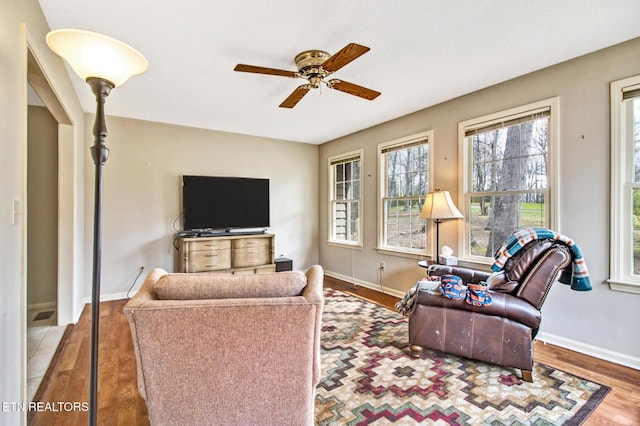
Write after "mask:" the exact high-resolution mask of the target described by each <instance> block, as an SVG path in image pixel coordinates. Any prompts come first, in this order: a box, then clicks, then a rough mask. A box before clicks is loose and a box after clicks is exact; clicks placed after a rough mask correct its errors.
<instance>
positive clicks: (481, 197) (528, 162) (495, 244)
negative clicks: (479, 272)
mask: <svg viewBox="0 0 640 426" xmlns="http://www.w3.org/2000/svg"><path fill="white" fill-rule="evenodd" d="M549 119H550V117H549V116H545V117H540V118H536V119H532V120H529V121H524V122H517V123H513V122H512V123H511V125H507V126H505V127H501V128H495V127H494V128H492V129H490V130H487V131H485V132H482V131H479V132H478V133H475V134H470V135H469V136H467V138H466V143H467V144H470V145H471V149H472V155H471V167H470V169H469V171H470V173H471V176H470V180H469V183H470V186H471V191H470V192H471V197H470V204H469V205H468V206H467V209H468V211H467V215H468V221H469V224H470V227H469V228H468V229H469V235H468V241H469V247H467V252H468V254H470V255H473V256H485V257H492V256H493V253H494V252H495V250H496V249H498V248H499V247H500V246H501V245H502V243H503V242H504V240H505V239H506V237H507V236H509V235H510V234H511V233H512V232H513V231H515V230H517V229H519V228H523V227H545V226H547V223H548V221H547V217H546V214H545V211H546V209H545V200H544V194H545V193H546V192H547V188H548V175H547V173H548V167H547V151H548V140H549ZM496 192H499V193H500V195H496V194H495V193H496ZM482 193H486V194H482Z"/></svg>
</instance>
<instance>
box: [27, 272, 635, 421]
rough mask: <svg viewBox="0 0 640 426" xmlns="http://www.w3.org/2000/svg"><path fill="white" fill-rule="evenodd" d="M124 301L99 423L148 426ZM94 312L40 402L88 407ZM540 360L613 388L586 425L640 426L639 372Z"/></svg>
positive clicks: (107, 339) (107, 338)
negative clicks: (67, 403)
mask: <svg viewBox="0 0 640 426" xmlns="http://www.w3.org/2000/svg"><path fill="white" fill-rule="evenodd" d="M325 286H326V287H331V288H335V289H338V290H342V291H345V292H349V293H352V294H355V295H357V296H360V297H363V298H365V299H368V300H370V301H373V302H375V303H379V304H381V305H383V306H387V307H389V308H392V309H393V308H394V305H395V303H396V302H397V301H398V298H396V297H394V296H390V295H387V294H383V293H380V292H378V291H374V290H370V289H367V288H364V287H360V286H356V285H353V284H350V283H346V282H343V281H339V280H336V279H333V278H330V277H326V278H325ZM125 303H126V300H120V301H113V302H103V303H102V304H101V307H100V317H101V319H100V357H99V364H100V366H99V391H98V424H100V425H127V426H129V425H148V424H149V420H148V417H147V409H146V405H145V403H144V400H143V399H142V398H141V397H140V395H139V394H138V390H137V385H136V383H137V377H136V363H135V356H134V353H133V346H132V341H131V333H130V330H129V324H128V322H127V320H126V317H125V316H124V314H123V312H122V308H123V306H124V305H125ZM90 316H91V311H90V308H89V306H87V307H86V308H85V310H84V312H83V313H82V316H81V318H80V321H79V322H78V324H77V325H76V326H75V327H73V330H72V331H71V333H69V334H68V335H67V336H65V338H64V342H63V343H64V344H63V346H61V348H60V350H59V353H58V356H57V358H56V361H55V362H54V364H52V366H51V369H50V371H49V373H48V377H49V381H48V383H46V384H44V385H43V386H42V387H41V389H40V390H39V392H38V393H39V394H40V398H39V400H40V401H42V402H50V403H54V404H58V403H61V402H70V403H73V402H79V403H81V402H86V401H87V395H88V388H89V383H88V382H89V377H88V376H89V340H90ZM535 358H536V361H538V362H542V363H544V364H547V365H550V366H552V367H555V368H558V369H561V370H564V371H567V372H570V373H573V374H576V375H578V376H581V377H584V378H586V379H589V380H593V381H595V382H598V383H601V384H604V385H607V386H609V387H611V389H612V390H611V392H609V394H608V395H607V396H606V398H605V399H604V401H603V402H602V403H601V404H600V405H599V406H598V408H597V409H596V411H595V412H594V413H593V414H592V415H591V417H589V419H587V421H586V423H585V424H586V425H638V424H640V371H638V370H634V369H631V368H627V367H622V366H619V365H616V364H612V363H609V362H606V361H602V360H599V359H597V358H593V357H589V356H586V355H582V354H578V353H576V352H572V351H570V350H567V349H563V348H559V347H557V346H553V345H545V344H542V343H539V342H536V345H535ZM87 420H88V413H87V412H86V411H82V410H75V411H73V410H72V411H66V410H64V409H61V410H58V411H52V410H48V411H39V412H30V413H29V424H30V425H86V424H87Z"/></svg>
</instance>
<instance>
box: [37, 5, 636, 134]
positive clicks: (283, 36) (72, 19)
mask: <svg viewBox="0 0 640 426" xmlns="http://www.w3.org/2000/svg"><path fill="white" fill-rule="evenodd" d="M40 4H41V7H42V10H43V11H44V14H45V16H46V19H47V21H48V22H49V26H50V27H51V29H58V28H80V29H85V30H90V31H96V32H101V33H104V34H107V35H109V36H111V37H114V38H117V39H119V40H121V41H123V42H125V43H127V44H129V45H131V46H133V47H135V48H136V49H137V50H139V51H140V52H141V53H142V54H143V55H145V56H146V58H147V60H148V61H149V70H148V71H147V72H146V73H145V74H142V75H140V76H136V77H133V78H132V79H131V80H129V81H128V82H127V83H125V84H124V85H123V86H122V87H119V88H117V89H115V90H114V91H112V93H111V95H110V96H109V98H108V99H107V104H106V107H105V108H106V112H107V114H109V115H114V116H121V117H128V118H135V119H142V120H150V121H158V122H165V123H172V124H179V125H184V126H191V127H200V128H206V129H215V130H223V131H228V132H234V133H243V134H249V135H256V136H265V137H270V138H277V139H285V140H292V141H297V142H305V143H312V144H319V143H323V142H326V141H329V140H332V139H335V138H338V137H340V136H344V135H347V134H350V133H353V132H356V131H358V130H361V129H364V128H367V127H371V126H373V125H376V124H379V123H382V122H385V121H388V120H391V119H393V118H396V117H400V116H403V115H406V114H408V113H411V112H414V111H417V110H420V109H423V108H426V107H429V106H432V105H435V104H438V103H440V102H443V101H446V100H448V99H452V98H455V97H457V96H460V95H463V94H465V93H469V92H472V91H475V90H478V89H481V88H484V87H487V86H490V85H492V84H495V83H499V82H501V81H505V80H508V79H510V78H513V77H517V76H519V75H523V74H526V73H528V72H531V71H534V70H538V69H541V68H544V67H546V66H549V65H553V64H556V63H559V62H562V61H565V60H568V59H571V58H574V57H577V56H580V55H583V54H586V53H589V52H592V51H595V50H598V49H601V48H604V47H607V46H611V45H613V44H616V43H619V42H622V41H626V40H629V39H632V38H635V37H638V36H640V25H638V18H640V1H638V0H562V1H558V0H536V1H531V0H483V1H478V0H402V1H401V0H348V1H345V0H325V1H320V2H317V3H311V2H310V3H307V2H301V1H293V0H268V1H259V0H254V1H250V0H228V1H216V0H213V1H212V0H183V1H181V2H173V1H166V2H165V1H158V0H110V1H108V2H104V1H87V0H40ZM350 42H355V43H358V44H362V45H365V46H368V47H370V48H371V51H369V52H368V53H366V54H365V55H363V56H361V57H360V58H358V59H356V60H355V61H354V62H352V63H350V64H348V65H347V66H345V67H344V68H342V69H341V70H339V71H337V72H336V73H335V74H334V76H335V78H340V79H343V80H346V81H349V82H352V83H356V84H359V85H362V86H365V87H369V88H371V89H374V90H377V91H380V92H382V95H381V96H379V97H378V98H377V99H375V100H373V101H367V100H364V99H361V98H358V97H355V96H351V95H348V94H345V93H343V92H339V91H336V90H329V89H326V88H323V89H322V91H321V92H320V91H318V90H313V91H311V92H310V93H309V94H307V95H306V96H305V97H304V98H303V99H302V100H301V101H300V103H298V105H297V106H296V107H295V108H293V109H284V108H278V105H279V104H280V103H281V102H282V101H283V100H284V99H285V98H286V97H287V96H288V95H289V94H290V93H291V92H292V91H293V90H294V89H295V88H296V87H297V86H298V85H300V84H302V83H303V81H302V80H299V79H292V78H286V77H277V76H270V75H258V74H248V73H239V72H234V71H233V68H234V66H235V65H236V64H238V63H245V64H250V65H259V66H264V67H271V68H279V69H285V70H293V71H295V70H296V67H295V63H294V61H293V59H294V57H295V55H296V54H297V53H299V52H301V51H304V50H309V49H319V50H325V51H328V52H329V53H335V52H337V51H338V50H339V49H341V48H342V47H344V46H345V45H346V44H347V43H350ZM68 69H69V68H68ZM71 78H72V79H73V82H74V86H75V89H76V91H77V93H78V96H79V98H80V100H81V103H82V106H83V108H84V110H85V111H87V112H94V111H95V99H94V97H93V95H92V94H91V91H90V89H89V88H88V86H87V85H86V84H85V83H84V82H82V81H81V80H80V78H79V77H77V76H76V75H75V74H73V75H72V77H71Z"/></svg>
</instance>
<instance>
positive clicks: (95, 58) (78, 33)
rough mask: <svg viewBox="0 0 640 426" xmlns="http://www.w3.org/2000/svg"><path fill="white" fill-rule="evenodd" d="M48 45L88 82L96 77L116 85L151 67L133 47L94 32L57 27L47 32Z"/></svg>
mask: <svg viewBox="0 0 640 426" xmlns="http://www.w3.org/2000/svg"><path fill="white" fill-rule="evenodd" d="M47 45H49V48H51V50H53V51H54V52H55V53H56V54H58V55H60V56H62V57H63V58H64V59H66V61H67V62H68V63H69V65H70V66H71V68H72V69H73V70H74V71H75V72H76V74H78V75H79V76H80V77H81V78H82V79H83V80H85V81H86V80H87V78H89V77H97V78H101V79H104V80H108V81H110V82H111V83H113V84H114V86H115V87H117V86H120V85H122V84H123V83H124V82H125V81H127V80H128V79H129V78H130V77H131V76H134V75H137V74H142V73H143V72H145V71H146V70H147V68H148V67H149V63H148V62H147V60H146V59H145V57H144V56H142V54H140V52H138V51H137V50H135V49H134V48H132V47H131V46H129V45H127V44H124V43H122V42H121V41H119V40H116V39H114V38H111V37H108V36H106V35H103V34H98V33H94V32H91V31H84V30H76V29H60V30H54V31H51V32H50V33H49V34H47Z"/></svg>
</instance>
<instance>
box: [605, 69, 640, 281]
mask: <svg viewBox="0 0 640 426" xmlns="http://www.w3.org/2000/svg"><path fill="white" fill-rule="evenodd" d="M610 244H611V248H610V253H611V259H610V262H609V264H610V272H609V275H610V276H609V286H610V287H611V289H613V290H620V291H626V292H630V293H640V76H636V77H632V78H628V79H624V80H620V81H616V82H613V83H611V239H610Z"/></svg>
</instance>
